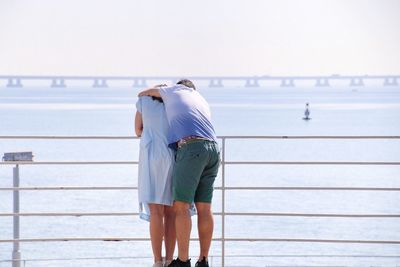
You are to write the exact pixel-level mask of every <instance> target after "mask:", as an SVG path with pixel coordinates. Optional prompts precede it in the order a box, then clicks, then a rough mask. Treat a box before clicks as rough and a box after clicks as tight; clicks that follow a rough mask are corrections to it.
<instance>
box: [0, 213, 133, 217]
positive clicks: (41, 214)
mask: <svg viewBox="0 0 400 267" xmlns="http://www.w3.org/2000/svg"><path fill="white" fill-rule="evenodd" d="M136 215H139V213H138V212H20V213H0V217H2V216H3V217H7V216H32V217H60V216H76V217H80V216H136Z"/></svg>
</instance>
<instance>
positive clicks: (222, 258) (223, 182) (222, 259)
mask: <svg viewBox="0 0 400 267" xmlns="http://www.w3.org/2000/svg"><path fill="white" fill-rule="evenodd" d="M221 161H222V162H221V163H222V167H221V176H222V184H221V187H222V207H221V209H222V210H221V216H222V217H221V221H222V225H221V231H222V236H221V242H222V243H221V254H222V255H221V266H222V267H224V266H225V137H222V159H221Z"/></svg>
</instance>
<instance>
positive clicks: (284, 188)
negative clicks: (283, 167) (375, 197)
mask: <svg viewBox="0 0 400 267" xmlns="http://www.w3.org/2000/svg"><path fill="white" fill-rule="evenodd" d="M215 189H222V188H221V187H216V188H215ZM225 190H232V191H234V190H261V191H262V190H304V191H305V190H328V191H330V190H333V191H336V190H337V191H400V188H399V187H312V186H311V187H301V186H297V187H282V186H274V187H225Z"/></svg>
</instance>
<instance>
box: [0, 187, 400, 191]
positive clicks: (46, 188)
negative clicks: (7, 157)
mask: <svg viewBox="0 0 400 267" xmlns="http://www.w3.org/2000/svg"><path fill="white" fill-rule="evenodd" d="M137 189H138V187H137V186H34V187H0V191H42V190H43V191H46V190H54V191H56V190H137ZM214 189H216V190H222V187H220V186H217V187H214ZM225 190H226V191H238V190H252V191H263V190H300V191H308V190H317V191H318V190H321V191H400V188H399V187H301V186H297V187H285V186H274V187H249V186H247V187H225Z"/></svg>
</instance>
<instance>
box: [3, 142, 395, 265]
mask: <svg viewBox="0 0 400 267" xmlns="http://www.w3.org/2000/svg"><path fill="white" fill-rule="evenodd" d="M218 138H219V139H220V140H221V144H222V146H221V151H222V153H221V157H222V164H221V179H222V181H221V183H222V184H221V186H220V187H216V188H215V189H217V190H221V193H222V206H221V212H216V213H214V214H215V215H217V216H221V226H222V227H221V231H222V232H221V237H217V238H214V239H213V240H214V241H220V242H221V255H220V257H221V265H222V266H225V243H226V242H237V241H242V242H243V241H258V242H304V243H305V242H311V243H362V244H395V245H400V240H348V239H345V240H344V239H296V238H230V237H226V236H225V217H226V216H264V217H267V216H280V217H282V216H286V217H329V218H332V217H337V218H400V214H339V213H335V214H333V213H265V212H260V213H255V212H226V211H225V201H226V196H225V192H226V191H230V190H253V191H258V190H279V191H391V192H393V191H395V192H399V191H400V188H393V187H228V186H225V176H226V174H225V168H226V166H227V165H396V166H400V162H398V161H390V162H387V161H227V160H226V157H225V156H226V153H225V151H226V141H227V140H233V139H357V140H359V139H382V140H387V139H394V140H400V136H220V137H218ZM7 139H9V140H10V139H11V140H17V139H36V140H37V139H43V140H50V139H59V140H62V139H64V140H82V139H86V140H94V139H97V140H100V139H102V140H103V139H108V140H122V139H125V140H133V139H137V138H136V137H130V136H0V140H7ZM94 164H100V165H104V164H112V165H126V164H138V161H40V162H28V161H26V162H24V161H4V162H0V165H16V167H15V168H16V169H17V170H18V168H19V165H94ZM46 190H52V191H54V190H63V191H65V190H137V187H121V186H106V187H105V186H103V187H100V186H52V187H50V186H46V187H43V186H37V187H19V185H18V186H17V187H0V191H13V192H14V196H15V194H17V196H18V194H19V192H20V191H46ZM14 204H15V202H14ZM18 206H19V203H18ZM17 211H18V212H15V211H14V212H12V213H0V217H5V216H12V217H13V218H14V222H15V221H17V222H18V224H19V217H22V216H35V217H45V216H132V215H138V213H133V212H54V213H53V212H40V213H34V212H19V207H18V209H17ZM17 228H18V229H17ZM15 231H18V233H19V225H18V226H16V225H15V224H14V232H15ZM193 240H197V239H193ZM58 241H149V238H137V237H90V238H89V237H55V238H14V239H3V238H1V236H0V243H13V244H14V245H17V248H19V244H20V243H23V242H58ZM265 256H268V255H263V257H265ZM270 256H271V257H272V256H273V255H270ZM281 256H284V255H281ZM286 256H291V255H286ZM292 256H293V257H301V255H292ZM316 256H318V255H316ZM328 256H332V257H335V256H337V257H353V256H354V257H360V255H341V256H340V255H325V257H328ZM213 257H218V256H216V255H214V256H213ZM365 257H371V256H369V255H365ZM372 257H380V256H372ZM382 257H396V258H400V256H399V255H391V256H390V255H386V256H384V255H382ZM111 258H112V259H114V258H113V257H106V258H98V259H111ZM126 258H132V257H126ZM77 259H79V258H77ZM84 259H86V258H84ZM90 259H93V258H90ZM115 259H117V257H116V258H115ZM118 259H120V257H119V258H118ZM51 260H57V259H48V261H51ZM58 260H68V259H58ZM71 260H72V259H71ZM6 261H9V262H13V266H20V264H21V262H23V263H25V262H27V260H26V259H25V260H23V259H14V260H6ZM30 261H35V259H31V260H30ZM0 262H2V260H0Z"/></svg>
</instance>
